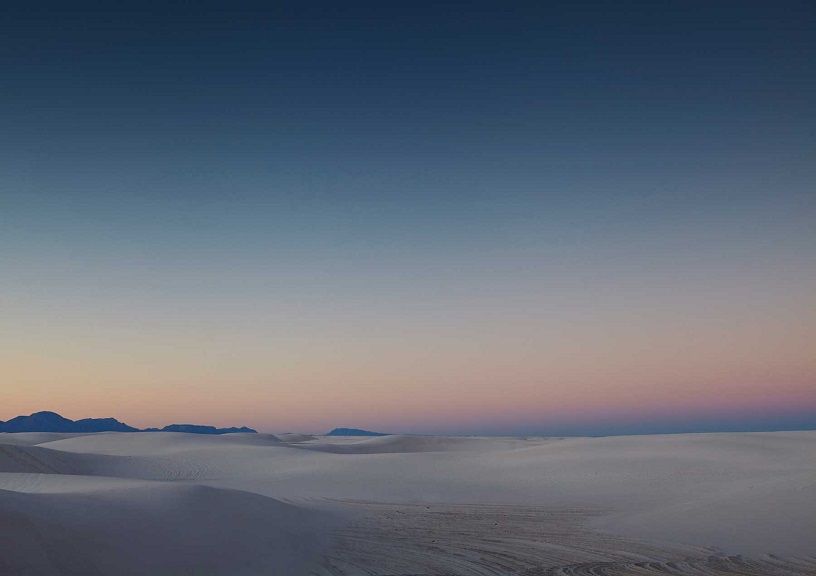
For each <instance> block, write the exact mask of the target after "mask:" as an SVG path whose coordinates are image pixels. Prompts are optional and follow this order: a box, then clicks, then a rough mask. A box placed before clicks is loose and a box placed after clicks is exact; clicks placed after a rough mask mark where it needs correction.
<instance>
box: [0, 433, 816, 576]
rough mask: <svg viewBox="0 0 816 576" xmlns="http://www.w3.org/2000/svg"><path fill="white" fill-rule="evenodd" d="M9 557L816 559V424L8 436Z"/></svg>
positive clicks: (647, 562)
mask: <svg viewBox="0 0 816 576" xmlns="http://www.w3.org/2000/svg"><path fill="white" fill-rule="evenodd" d="M0 574H2V575H4V576H5V575H14V576H17V575H74V574H76V575H83V576H95V575H116V576H129V575H172V576H177V575H196V576H202V575H230V576H240V575H293V576H297V575H301V574H303V575H309V574H314V575H344V574H349V575H352V574H367V575H383V576H384V575H392V576H393V575H409V574H410V575H427V576H443V575H462V576H465V575H473V576H476V575H480V576H481V575H489V574H515V575H525V576H534V575H543V574H596V575H601V574H610V575H612V574H638V575H649V574H673V575H680V574H690V575H706V574H712V575H716V574H742V575H795V574H816V432H775V433H723V434H688V435H666V436H628V437H606V438H473V437H467V438H446V437H428V436H384V437H376V438H360V437H358V438H329V437H320V436H307V435H296V434H280V435H270V434H229V435H223V436H204V435H193V434H180V433H158V432H156V433H100V434H84V435H63V434H50V433H22V434H0Z"/></svg>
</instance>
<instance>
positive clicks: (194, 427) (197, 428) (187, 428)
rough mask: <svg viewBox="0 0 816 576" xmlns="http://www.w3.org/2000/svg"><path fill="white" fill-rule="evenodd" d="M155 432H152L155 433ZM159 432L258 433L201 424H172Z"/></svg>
mask: <svg viewBox="0 0 816 576" xmlns="http://www.w3.org/2000/svg"><path fill="white" fill-rule="evenodd" d="M153 431H154V430H151V432H153ZM159 432H187V433H188V434H235V433H240V432H248V433H250V434H254V433H256V432H257V431H256V430H253V429H252V428H247V427H246V426H241V427H240V428H216V427H215V426H201V425H199V424H170V425H169V426H165V427H164V428H162V429H161V430H159Z"/></svg>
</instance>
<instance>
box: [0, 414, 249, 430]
mask: <svg viewBox="0 0 816 576" xmlns="http://www.w3.org/2000/svg"><path fill="white" fill-rule="evenodd" d="M159 431H161V432H188V433H191V434H231V433H235V432H249V433H254V432H255V430H253V429H252V428H246V427H241V428H216V427H215V426H199V425H195V424H171V425H170V426H165V427H164V428H162V429H161V430H158V429H157V428H148V429H146V430H139V429H138V428H134V427H133V426H128V425H127V424H125V423H124V422H120V421H119V420H117V419H116V418H83V419H81V420H71V419H69V418H65V417H64V416H60V415H59V414H57V413H56V412H47V411H46V412H35V413H34V414H31V415H29V416H17V417H16V418H12V419H11V420H9V421H8V422H2V421H0V432H68V433H80V432H159Z"/></svg>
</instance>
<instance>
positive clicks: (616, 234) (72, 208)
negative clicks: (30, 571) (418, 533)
mask: <svg viewBox="0 0 816 576" xmlns="http://www.w3.org/2000/svg"><path fill="white" fill-rule="evenodd" d="M506 4H507V3H504V2H489V3H488V2H467V3H456V2H446V3H422V2H419V3H416V2H404V3H392V2H376V3H375V2H371V3H357V2H311V3H307V2H291V3H264V4H260V3H259V4H257V5H255V4H251V3H242V2H224V3H220V4H219V3H210V2H196V3H189V2H188V3H178V2H160V3H159V2H156V3H150V2H139V3H134V4H129V3H128V2H116V3H102V2H99V3H86V2H78V3H65V2H59V3H56V2H55V3H53V4H52V3H48V2H45V3H37V4H32V3H30V2H26V3H23V2H19V3H15V2H10V3H4V6H3V9H2V12H1V13H0V33H1V34H0V72H2V74H0V84H2V90H0V419H4V420H5V419H8V418H10V417H12V416H15V415H17V414H21V413H26V414H27V413H30V412H33V411H36V410H43V409H49V410H55V411H58V412H60V413H62V414H64V415H66V416H68V417H73V418H80V417H87V416H115V417H117V418H119V419H122V420H124V421H126V422H128V423H130V424H132V425H139V426H152V425H163V424H167V423H170V422H198V423H209V424H217V425H239V424H240V425H249V426H253V427H255V428H258V429H259V430H264V431H285V430H291V431H323V430H325V429H329V428H331V427H334V426H356V427H366V428H373V429H384V430H389V431H400V432H425V433H456V434H463V433H489V434H508V433H520V434H537V433H546V434H609V433H642V432H672V431H685V430H741V429H784V428H800V427H816V184H814V183H816V114H814V111H816V105H815V104H816V65H815V64H814V63H816V33H815V32H814V29H815V28H814V22H816V9H814V5H813V3H812V2H750V1H748V2H745V1H741V2H716V1H715V2H700V3H696V2H660V1H658V2H652V1H650V2H608V3H582V2H577V3H576V2H565V3H562V4H556V3H546V2H540V3H535V4H532V3H530V4H526V3H513V6H507V5H506Z"/></svg>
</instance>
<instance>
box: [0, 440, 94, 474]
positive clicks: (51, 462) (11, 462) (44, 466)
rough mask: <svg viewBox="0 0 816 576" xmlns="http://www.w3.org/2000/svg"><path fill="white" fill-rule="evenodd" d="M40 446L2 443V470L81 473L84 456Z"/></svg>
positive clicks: (0, 459) (0, 450) (0, 446)
mask: <svg viewBox="0 0 816 576" xmlns="http://www.w3.org/2000/svg"><path fill="white" fill-rule="evenodd" d="M75 456H76V455H73V454H65V453H64V452H58V451H56V450H49V449H47V448H40V447H38V446H15V445H10V444H0V472H18V473H20V472H22V473H29V474H81V473H83V471H84V469H85V466H84V465H83V463H84V459H83V458H82V457H75Z"/></svg>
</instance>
